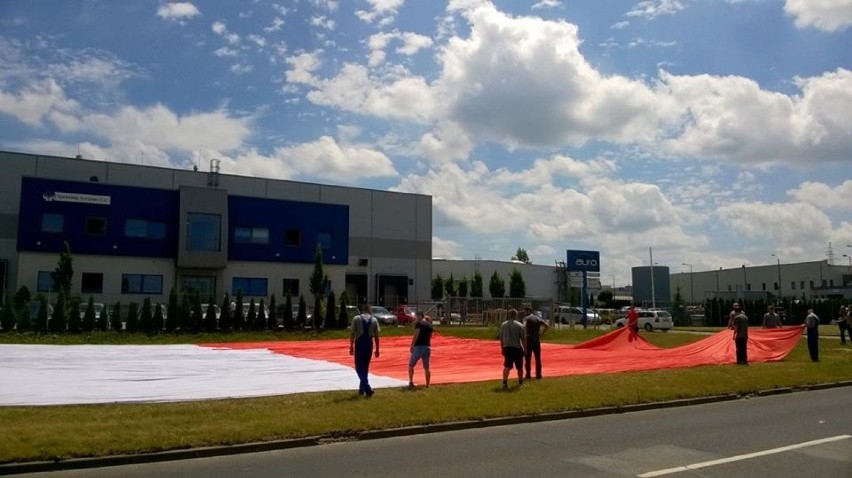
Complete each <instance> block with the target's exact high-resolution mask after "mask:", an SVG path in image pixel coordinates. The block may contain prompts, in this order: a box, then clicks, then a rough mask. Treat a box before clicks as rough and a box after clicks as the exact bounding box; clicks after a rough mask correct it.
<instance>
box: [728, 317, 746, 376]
mask: <svg viewBox="0 0 852 478" xmlns="http://www.w3.org/2000/svg"><path fill="white" fill-rule="evenodd" d="M734 312H735V314H734V316H733V317H732V318H731V320H732V324H731V325H732V328H733V329H734V346H735V347H736V349H737V365H748V317H747V316H746V315H745V313H743V311H742V309H741V308H740V304H734Z"/></svg>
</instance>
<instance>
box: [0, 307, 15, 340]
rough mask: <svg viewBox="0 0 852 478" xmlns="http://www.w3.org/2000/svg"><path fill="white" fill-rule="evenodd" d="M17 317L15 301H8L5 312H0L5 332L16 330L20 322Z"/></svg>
mask: <svg viewBox="0 0 852 478" xmlns="http://www.w3.org/2000/svg"><path fill="white" fill-rule="evenodd" d="M17 315H18V314H17V313H16V311H15V304H14V303H13V301H11V300H7V301H6V304H5V305H4V306H3V310H2V311H0V327H1V328H3V332H11V331H12V329H13V328H15V322H17V321H18V317H17Z"/></svg>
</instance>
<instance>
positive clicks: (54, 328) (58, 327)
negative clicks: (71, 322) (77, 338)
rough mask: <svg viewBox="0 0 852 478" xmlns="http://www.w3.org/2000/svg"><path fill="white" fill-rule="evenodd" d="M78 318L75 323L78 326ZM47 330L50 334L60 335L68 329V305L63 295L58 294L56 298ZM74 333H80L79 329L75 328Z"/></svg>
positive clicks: (78, 317)
mask: <svg viewBox="0 0 852 478" xmlns="http://www.w3.org/2000/svg"><path fill="white" fill-rule="evenodd" d="M79 320H80V316H79V315H77V322H76V324H79ZM49 321H50V322H49V323H48V329H50V331H51V332H57V333H62V332H65V331H66V330H67V329H68V304H67V301H66V298H65V294H64V293H62V292H60V293H59V294H57V296H56V305H55V306H53V317H51V318H50V319H49ZM75 329H77V330H76V332H79V331H80V328H79V327H76V326H75Z"/></svg>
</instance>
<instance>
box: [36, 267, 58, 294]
mask: <svg viewBox="0 0 852 478" xmlns="http://www.w3.org/2000/svg"><path fill="white" fill-rule="evenodd" d="M36 290H37V291H38V292H50V291H56V289H54V288H53V278H52V277H50V271H38V282H37V283H36Z"/></svg>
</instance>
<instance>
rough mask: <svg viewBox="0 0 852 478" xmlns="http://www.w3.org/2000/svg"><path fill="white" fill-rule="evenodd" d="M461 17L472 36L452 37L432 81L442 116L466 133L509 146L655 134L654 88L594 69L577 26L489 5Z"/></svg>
mask: <svg viewBox="0 0 852 478" xmlns="http://www.w3.org/2000/svg"><path fill="white" fill-rule="evenodd" d="M465 15H466V17H467V18H468V20H469V22H470V25H471V32H470V36H469V37H468V38H459V37H455V38H452V39H450V41H449V42H448V44H447V46H446V47H445V48H444V49H443V50H442V53H441V55H440V60H441V63H442V66H443V70H442V72H441V76H440V78H439V79H438V80H437V81H436V83H435V84H434V85H433V86H434V88H435V90H436V95H437V96H438V97H439V98H440V104H442V105H444V107H445V111H444V112H442V113H443V114H444V115H446V116H447V117H448V118H449V119H451V120H452V121H454V122H456V123H458V124H460V125H461V126H462V127H464V128H465V130H466V131H467V132H468V134H470V135H471V136H476V137H484V138H488V139H493V140H495V141H499V142H501V143H504V144H507V145H509V146H513V145H518V144H521V145H535V146H546V145H564V144H572V145H580V144H583V143H584V142H586V141H588V140H589V139H591V138H596V139H599V140H605V141H613V142H632V141H637V140H648V139H650V138H652V137H653V135H654V133H655V130H656V124H657V116H656V115H657V113H656V112H657V110H658V108H659V101H658V99H657V98H656V96H655V93H654V92H653V91H651V90H650V89H649V88H648V87H647V86H645V85H644V84H642V83H641V82H638V81H634V80H631V79H628V78H624V77H618V76H609V77H607V76H604V75H601V74H600V73H599V72H598V71H596V70H595V69H594V68H593V67H592V66H591V65H589V64H588V62H586V60H585V58H583V56H582V54H581V53H580V51H579V43H580V41H579V38H578V35H577V27H576V26H575V25H572V24H569V23H567V22H564V21H545V20H542V19H539V18H533V17H515V18H513V17H509V16H507V15H505V14H504V13H502V12H499V11H497V10H496V9H495V8H494V7H493V5H491V4H484V5H481V6H478V7H476V8H473V9H472V10H467V11H465ZM507 111H511V112H512V113H511V114H506V112H507Z"/></svg>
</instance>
